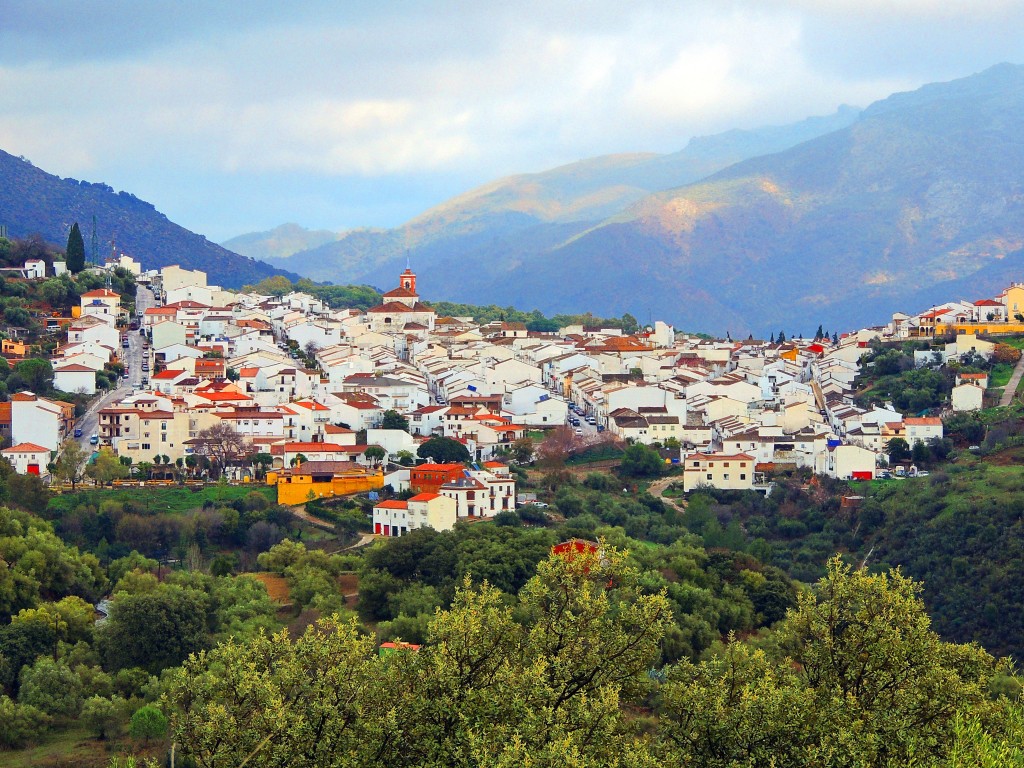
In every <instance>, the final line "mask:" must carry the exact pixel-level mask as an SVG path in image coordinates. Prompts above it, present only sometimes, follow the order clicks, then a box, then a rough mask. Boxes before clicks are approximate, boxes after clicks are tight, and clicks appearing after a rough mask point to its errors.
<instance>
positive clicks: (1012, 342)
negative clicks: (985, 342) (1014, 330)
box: [992, 336, 1024, 350]
mask: <svg viewBox="0 0 1024 768" xmlns="http://www.w3.org/2000/svg"><path fill="white" fill-rule="evenodd" d="M992 341H994V342H996V343H997V344H1005V345H1006V346H1008V347H1013V348H1014V349H1020V350H1024V336H993V337H992Z"/></svg>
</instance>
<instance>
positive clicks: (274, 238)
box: [221, 223, 342, 261]
mask: <svg viewBox="0 0 1024 768" xmlns="http://www.w3.org/2000/svg"><path fill="white" fill-rule="evenodd" d="M341 234H342V233H340V232H331V231H330V230H327V229H306V228H305V227H300V226H299V225H298V224H292V223H289V224H282V225H280V226H279V227H274V228H273V229H271V230H268V231H266V232H250V233H249V234H246V235H239V236H238V237H233V238H231V239H230V240H225V241H224V242H223V243H221V245H222V246H223V247H224V248H227V249H228V250H229V251H234V252H235V253H240V254H242V255H243V256H248V257H249V258H252V259H260V260H261V261H267V260H269V259H274V258H282V259H285V258H288V257H289V256H293V255H295V254H296V253H299V252H300V251H308V250H310V249H311V248H318V247H320V246H321V245H323V244H324V243H330V242H333V241H335V240H337V239H338V238H339V237H341Z"/></svg>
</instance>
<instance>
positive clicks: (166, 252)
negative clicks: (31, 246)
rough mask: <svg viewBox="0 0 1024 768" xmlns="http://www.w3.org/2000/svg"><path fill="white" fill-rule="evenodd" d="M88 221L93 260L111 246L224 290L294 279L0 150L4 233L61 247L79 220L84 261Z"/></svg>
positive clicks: (131, 199) (104, 190)
mask: <svg viewBox="0 0 1024 768" xmlns="http://www.w3.org/2000/svg"><path fill="white" fill-rule="evenodd" d="M93 217H95V221H96V238H97V258H98V259H101V260H102V259H104V258H106V257H107V256H108V255H110V253H111V249H112V248H115V249H116V250H117V251H118V252H123V253H127V254H130V255H131V256H134V257H135V258H136V259H138V260H139V261H141V262H142V265H143V267H145V268H146V269H155V268H157V267H165V266H168V265H170V264H180V265H181V266H183V267H185V268H187V269H202V270H204V271H205V272H207V273H208V274H209V276H210V282H211V283H215V284H218V285H223V286H226V287H229V288H238V287H240V286H242V285H244V284H245V283H251V282H256V281H258V280H260V279H262V278H264V277H267V276H268V275H274V274H286V275H288V276H290V277H297V276H296V275H294V274H292V273H290V272H285V271H284V270H280V269H275V268H273V267H271V266H268V265H267V264H265V263H264V262H261V261H256V260H254V259H251V258H247V257H245V256H239V255H238V254H237V253H232V252H231V251H228V250H226V249H224V248H222V247H221V246H219V245H217V244H216V243H211V242H209V241H208V240H207V239H206V238H205V237H203V236H202V235H197V234H195V233H193V232H189V231H188V230H187V229H185V228H184V227H180V226H178V225H177V224H175V223H174V222H172V221H169V220H168V219H167V217H166V216H164V215H163V214H162V213H160V212H159V211H158V210H156V208H155V207H154V206H153V205H152V204H151V203H147V202H146V201H145V200H140V199H139V198H137V197H136V196H135V195H133V194H131V193H129V192H114V190H113V189H111V188H110V187H109V186H107V185H106V184H92V183H89V182H87V181H77V180H76V179H62V178H60V177H58V176H53V175H51V174H49V173H46V172H45V171H43V170H41V169H39V168H36V167H35V166H34V165H32V164H31V163H30V162H28V161H27V160H25V159H22V158H18V157H14V156H13V155H9V154H7V153H6V152H3V151H0V224H5V225H6V226H7V231H8V234H9V235H10V236H12V237H28V236H30V235H40V236H42V238H43V239H45V240H46V241H47V242H50V243H56V244H59V245H63V244H64V243H65V242H67V237H68V229H69V228H70V227H71V225H72V224H73V223H75V222H78V224H79V225H80V227H81V230H82V232H83V235H84V237H85V239H86V255H87V256H89V257H91V256H92V224H93Z"/></svg>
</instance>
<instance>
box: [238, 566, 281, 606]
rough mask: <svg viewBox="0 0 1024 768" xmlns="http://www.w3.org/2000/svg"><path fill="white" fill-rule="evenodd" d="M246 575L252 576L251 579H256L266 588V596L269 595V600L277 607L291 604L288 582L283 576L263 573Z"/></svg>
mask: <svg viewBox="0 0 1024 768" xmlns="http://www.w3.org/2000/svg"><path fill="white" fill-rule="evenodd" d="M248 575H249V576H252V578H254V579H256V580H257V581H258V582H260V583H261V584H263V586H264V587H266V588H267V594H268V595H270V599H271V600H273V601H274V602H275V603H278V604H279V605H290V604H291V593H290V592H289V590H288V582H287V580H286V579H285V578H284V576H279V575H278V574H276V573H267V572H263V571H261V572H258V573H250V574H248Z"/></svg>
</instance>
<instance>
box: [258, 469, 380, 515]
mask: <svg viewBox="0 0 1024 768" xmlns="http://www.w3.org/2000/svg"><path fill="white" fill-rule="evenodd" d="M267 485H276V486H277V503H278V504H290V505H294V504H305V503H306V502H307V501H312V500H313V499H329V498H332V497H334V496H348V495H351V494H354V493H366V492H368V491H377V490H380V489H381V488H383V487H384V472H383V470H381V469H371V468H369V467H363V466H361V465H359V464H356V463H355V462H351V461H305V462H303V463H302V464H300V465H299V466H297V467H295V468H294V469H285V470H281V471H278V472H268V473H267Z"/></svg>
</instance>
